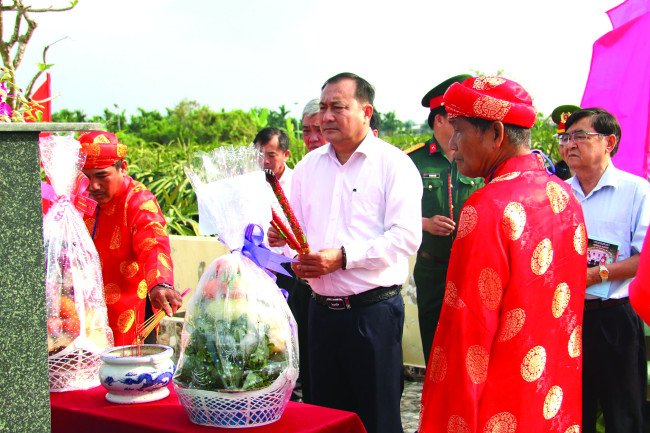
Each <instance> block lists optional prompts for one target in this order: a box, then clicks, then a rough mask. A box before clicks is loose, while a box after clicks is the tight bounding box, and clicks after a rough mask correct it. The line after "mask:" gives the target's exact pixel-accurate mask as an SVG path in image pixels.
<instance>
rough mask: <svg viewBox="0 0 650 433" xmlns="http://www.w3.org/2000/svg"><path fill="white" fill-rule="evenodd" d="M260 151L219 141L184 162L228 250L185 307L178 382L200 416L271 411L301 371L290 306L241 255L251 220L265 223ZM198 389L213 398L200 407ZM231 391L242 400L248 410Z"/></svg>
mask: <svg viewBox="0 0 650 433" xmlns="http://www.w3.org/2000/svg"><path fill="white" fill-rule="evenodd" d="M260 158H261V155H260V153H259V152H258V151H257V150H256V149H255V148H254V147H253V146H252V145H251V146H248V147H240V148H237V149H234V148H232V147H221V148H218V149H215V151H214V152H213V153H212V154H211V155H207V154H201V155H199V156H198V157H197V159H196V160H194V161H193V162H192V164H191V165H190V166H189V167H186V173H187V175H188V177H189V178H190V180H191V182H192V185H193V187H194V189H195V191H196V194H197V199H198V202H199V225H200V230H201V233H202V234H215V233H216V234H218V235H219V237H220V239H221V240H222V241H223V242H224V243H226V245H228V247H229V248H230V249H231V251H233V252H231V253H230V254H225V255H223V256H221V257H218V258H217V259H216V260H214V261H213V262H212V263H211V264H210V265H209V266H208V268H207V269H206V271H205V272H204V274H203V275H202V277H201V279H200V281H199V284H198V286H197V288H196V290H195V291H194V293H193V294H192V296H191V297H190V300H189V302H188V306H187V311H186V313H185V324H184V326H183V332H182V335H181V354H180V357H179V361H178V366H177V369H176V373H175V374H174V384H175V386H176V390H177V393H178V395H179V399H180V401H181V403H182V404H183V405H184V407H185V409H186V411H187V413H188V415H189V416H190V419H191V420H192V421H193V422H195V423H198V424H207V425H218V426H222V427H241V426H247V425H259V424H265V423H268V422H272V421H274V420H277V419H278V418H279V417H280V415H281V413H282V410H284V407H285V406H286V403H287V401H288V400H289V397H290V395H291V390H292V389H293V386H294V385H295V381H296V379H297V377H298V351H297V348H298V346H297V345H298V340H297V332H296V331H297V330H296V324H295V321H294V318H293V316H292V314H291V311H290V310H289V307H288V306H287V303H286V301H285V299H284V297H283V295H282V293H281V292H280V289H278V287H277V285H276V284H275V282H274V280H273V279H272V278H271V277H270V276H269V275H268V274H267V273H266V271H265V270H264V269H262V268H261V267H260V266H258V265H257V264H255V263H254V262H253V261H251V260H250V259H249V258H248V257H247V256H246V255H245V250H246V246H245V245H244V239H245V233H246V229H247V227H249V225H250V224H257V225H259V226H263V227H267V226H268V225H269V222H270V220H271V207H270V198H271V197H270V196H269V194H268V189H267V186H266V184H265V183H266V181H265V176H264V173H263V172H262V169H261V164H260V161H261V159H260ZM242 248H243V249H244V253H242V251H241V250H242ZM267 391H268V392H267ZM197 392H198V394H200V395H197ZM270 395H274V396H275V397H273V401H274V403H273V404H270V402H269V401H270V400H269V398H270V397H269V396H270ZM278 396H279V397H278ZM201 399H205V400H206V401H208V402H211V403H207V404H205V407H203V406H202V405H201V404H199V401H201ZM237 401H239V402H240V403H241V402H244V401H246V404H245V406H246V410H243V409H242V408H243V406H239V405H238V404H237V403H236V402H237ZM197 405H198V406H197ZM258 405H259V407H258ZM233 407H235V408H237V407H239V408H240V409H236V410H234V409H233Z"/></svg>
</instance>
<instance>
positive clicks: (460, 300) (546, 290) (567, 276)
mask: <svg viewBox="0 0 650 433" xmlns="http://www.w3.org/2000/svg"><path fill="white" fill-rule="evenodd" d="M586 249H587V233H586V229H585V224H584V219H583V215H582V209H581V207H580V204H579V203H578V201H577V200H576V198H575V197H574V196H573V194H572V192H571V189H570V188H569V186H568V185H567V184H565V183H564V182H563V181H561V180H560V179H559V178H557V177H556V176H549V175H548V174H547V173H546V171H545V169H544V165H543V161H542V158H541V157H540V156H538V155H536V154H531V155H526V156H520V157H516V158H511V159H508V160H507V161H505V162H504V163H502V164H501V165H500V166H499V167H498V168H497V169H496V170H495V172H494V174H493V176H492V180H491V181H490V182H489V183H488V184H487V185H486V186H485V187H484V188H482V189H479V190H478V191H476V192H475V193H473V194H472V195H471V196H470V197H469V199H468V200H467V201H466V202H465V205H464V206H463V209H462V211H461V214H460V218H459V227H458V235H457V238H456V240H455V242H454V245H453V248H452V252H451V258H450V264H449V272H448V274H447V285H446V291H445V298H444V305H443V309H442V315H441V317H440V323H439V324H438V328H437V331H436V334H435V339H434V342H433V347H432V350H431V354H430V357H429V365H428V367H427V373H426V379H425V383H424V390H423V394H422V408H421V413H420V418H421V420H420V429H419V431H420V433H434V432H435V433H469V432H482V433H494V432H504V433H505V432H508V433H514V432H515V431H516V432H527V433H530V432H540V433H542V432H543V433H549V432H559V433H578V431H579V430H580V425H581V416H582V411H581V407H582V406H581V399H582V394H581V380H582V377H581V376H582V357H581V347H582V342H581V340H582V338H581V336H582V313H583V304H584V294H585V285H586V267H587V264H586V263H587V262H586V255H585V253H586Z"/></svg>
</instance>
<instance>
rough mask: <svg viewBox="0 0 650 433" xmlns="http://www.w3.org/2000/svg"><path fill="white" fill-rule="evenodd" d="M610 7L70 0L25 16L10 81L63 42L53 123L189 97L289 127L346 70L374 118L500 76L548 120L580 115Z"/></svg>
mask: <svg viewBox="0 0 650 433" xmlns="http://www.w3.org/2000/svg"><path fill="white" fill-rule="evenodd" d="M620 2H621V0H590V1H584V0H563V1H560V0H547V1H544V2H531V1H526V0H492V1H481V0H465V1H463V0H459V1H455V2H450V1H448V2H441V1H438V0H428V1H423V0H401V1H394V0H393V1H384V0H376V1H356V0H329V1H327V2H313V1H309V0H301V1H298V0H288V1H268V0H238V1H227V2H226V1H222V0H214V1H212V0H194V1H192V0H188V1H185V2H180V1H169V0H112V1H106V0H80V1H79V4H78V5H77V7H75V9H73V10H72V11H68V12H60V13H46V14H38V15H37V14H35V16H34V18H35V19H36V21H37V22H38V23H39V26H38V28H37V29H36V31H35V33H34V36H33V38H32V40H31V42H30V44H29V45H28V48H27V53H26V56H25V59H24V61H23V63H22V64H21V66H20V67H19V69H18V78H19V84H21V85H23V86H26V84H27V82H28V81H29V79H30V78H31V76H32V75H33V73H34V72H35V71H36V67H35V63H36V62H39V61H41V60H40V59H41V53H42V47H43V46H44V45H47V44H48V43H51V42H54V41H56V40H58V39H60V38H63V37H67V38H66V39H64V40H62V41H61V42H58V43H57V44H55V45H53V46H52V47H51V48H50V50H49V51H48V57H47V60H48V63H54V65H55V66H54V67H53V68H52V69H51V73H52V91H53V93H60V94H61V96H59V97H57V98H56V99H55V100H54V101H53V109H54V110H55V111H56V110H60V109H62V108H68V109H81V110H83V111H84V112H85V113H87V114H89V115H94V114H100V113H101V112H102V110H103V109H104V108H105V107H109V108H112V109H114V105H118V106H119V107H120V110H122V109H124V110H126V115H127V116H130V115H132V114H136V113H137V108H138V107H142V108H144V109H145V110H161V111H164V108H165V107H173V106H175V105H176V104H177V103H178V102H180V101H181V100H182V99H190V100H196V101H198V102H199V103H201V104H202V105H208V106H210V107H211V108H212V109H215V110H220V109H221V108H224V109H226V110H232V109H244V110H248V109H249V108H250V107H253V106H259V107H267V108H271V109H276V108H277V107H278V106H279V105H281V104H284V105H285V106H286V107H287V109H289V110H291V111H292V113H291V115H293V116H296V117H298V115H299V113H300V112H301V110H302V107H303V106H304V104H305V103H306V102H307V101H308V100H309V99H311V98H313V97H317V96H319V91H320V87H321V85H322V83H323V81H325V80H326V79H327V78H328V77H330V76H332V75H334V74H336V73H338V72H343V71H350V72H355V73H357V74H359V75H361V76H362V77H364V78H366V79H367V80H368V81H370V82H371V83H372V84H374V85H375V87H376V90H377V98H376V101H375V105H376V108H377V109H378V110H379V111H392V110H394V111H395V112H396V114H397V117H398V118H399V119H402V120H409V119H410V120H414V121H415V122H417V123H421V122H424V121H425V120H426V117H427V114H428V112H427V110H426V109H425V108H423V107H422V106H421V105H420V100H421V99H422V96H423V95H424V94H425V93H426V92H427V91H428V90H429V89H430V88H432V87H433V86H434V85H436V84H437V83H438V82H440V81H442V80H444V79H446V78H448V77H450V76H453V75H456V74H459V73H469V72H470V70H479V71H482V72H486V73H495V72H496V71H497V70H504V71H505V72H506V76H508V77H509V78H511V79H514V80H515V81H518V82H519V83H521V84H522V85H523V86H524V87H525V88H526V89H527V90H528V91H529V92H530V93H531V94H532V96H533V98H534V100H535V103H536V105H537V107H538V109H539V110H540V111H542V112H544V113H546V114H548V113H550V111H552V109H553V108H555V106H557V105H560V104H565V103H572V104H579V103H580V100H581V98H582V92H583V90H584V86H585V83H586V80H587V76H588V72H589V64H590V59H591V50H592V45H593V42H594V41H595V40H596V39H597V38H598V37H600V36H602V35H603V34H605V33H607V32H608V31H609V30H611V24H610V22H609V19H608V18H607V15H606V14H605V12H606V11H607V10H608V9H610V8H612V7H614V6H616V5H617V4H619V3H620ZM33 4H34V5H35V6H38V5H44V6H47V5H50V4H54V5H55V6H58V5H63V4H66V2H62V1H60V0H48V1H42V0H34V1H33ZM10 23H11V21H8V20H5V26H6V25H7V24H10ZM6 31H7V30H5V32H6ZM5 39H6V37H5Z"/></svg>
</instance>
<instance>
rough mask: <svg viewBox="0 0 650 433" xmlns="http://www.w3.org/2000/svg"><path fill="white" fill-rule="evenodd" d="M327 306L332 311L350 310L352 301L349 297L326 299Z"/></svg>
mask: <svg viewBox="0 0 650 433" xmlns="http://www.w3.org/2000/svg"><path fill="white" fill-rule="evenodd" d="M325 304H326V305H327V308H329V309H330V310H349V309H350V301H349V300H348V298H347V297H342V298H325Z"/></svg>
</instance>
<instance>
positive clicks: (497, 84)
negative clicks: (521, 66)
mask: <svg viewBox="0 0 650 433" xmlns="http://www.w3.org/2000/svg"><path fill="white" fill-rule="evenodd" d="M444 103H445V108H446V109H447V114H448V116H449V118H450V119H453V118H454V117H458V116H465V117H478V118H480V119H487V120H500V121H501V122H503V123H509V124H512V125H519V126H523V127H526V128H532V127H533V125H535V120H537V109H535V107H534V106H533V99H532V98H531V97H530V95H529V94H528V92H527V91H526V90H525V89H524V88H523V87H521V86H520V85H519V84H517V83H515V82H514V81H511V80H508V79H506V78H501V77H472V78H468V79H466V80H465V81H463V82H462V83H454V84H452V85H451V87H449V89H448V90H447V92H445V96H444Z"/></svg>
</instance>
